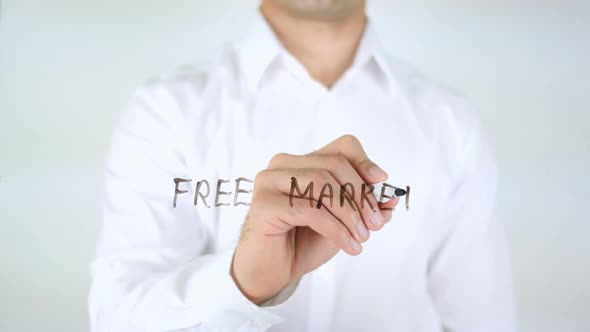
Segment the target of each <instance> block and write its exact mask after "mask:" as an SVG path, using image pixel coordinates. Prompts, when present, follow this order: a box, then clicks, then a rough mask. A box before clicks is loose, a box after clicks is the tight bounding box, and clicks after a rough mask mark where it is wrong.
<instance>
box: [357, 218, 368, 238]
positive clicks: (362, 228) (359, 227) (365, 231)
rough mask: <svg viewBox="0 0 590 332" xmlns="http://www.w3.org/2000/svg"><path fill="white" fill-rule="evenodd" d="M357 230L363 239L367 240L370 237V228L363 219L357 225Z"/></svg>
mask: <svg viewBox="0 0 590 332" xmlns="http://www.w3.org/2000/svg"><path fill="white" fill-rule="evenodd" d="M356 232H357V234H358V235H359V238H361V240H366V239H367V238H368V237H369V230H368V229H367V226H365V224H364V223H363V221H362V220H361V221H360V222H359V223H358V224H357V225H356Z"/></svg>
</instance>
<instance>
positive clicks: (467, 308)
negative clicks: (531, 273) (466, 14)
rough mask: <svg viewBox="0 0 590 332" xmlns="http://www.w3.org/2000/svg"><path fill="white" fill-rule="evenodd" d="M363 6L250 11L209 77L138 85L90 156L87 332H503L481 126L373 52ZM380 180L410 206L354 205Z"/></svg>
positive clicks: (505, 287)
mask: <svg viewBox="0 0 590 332" xmlns="http://www.w3.org/2000/svg"><path fill="white" fill-rule="evenodd" d="M364 8H365V3H364V1H362V0H340V1H297V0H263V1H262V4H261V7H260V13H261V15H260V16H259V17H258V18H257V21H256V22H255V23H254V25H253V27H252V28H251V29H250V30H248V31H247V32H246V33H245V36H244V38H242V39H240V40H238V41H237V42H235V43H233V44H232V45H231V47H230V48H229V49H228V50H227V52H225V53H224V54H223V56H222V57H220V58H219V59H218V61H217V62H216V63H215V64H214V65H213V66H212V67H211V68H210V69H209V70H208V71H206V72H199V71H192V70H186V71H183V72H181V73H179V74H178V75H176V76H174V77H172V78H166V79H161V80H158V81H155V82H151V83H148V84H146V85H144V86H142V87H140V88H139V89H138V90H137V91H136V93H135V94H134V96H133V97H132V99H131V101H130V103H129V107H128V110H127V111H126V112H125V113H124V115H123V117H122V119H121V122H120V124H119V126H118V128H117V130H116V131H115V133H114V137H113V141H112V145H111V149H110V152H109V157H108V161H107V165H106V183H105V196H104V210H103V212H104V225H103V229H102V234H101V237H100V241H99V244H98V250H97V257H96V259H95V260H94V261H93V263H92V266H91V272H92V276H93V283H92V287H91V290H90V296H89V302H90V318H91V327H92V330H93V331H129V332H131V331H264V330H268V329H270V330H273V331H513V330H514V317H513V303H512V294H511V292H512V290H511V282H510V268H509V260H508V255H507V253H506V250H505V243H504V239H503V233H502V227H501V226H500V224H499V223H498V221H497V220H495V218H494V215H493V210H494V201H495V199H494V197H495V191H496V164H495V160H494V157H493V153H492V150H491V148H490V146H489V143H488V142H487V139H486V137H485V135H484V134H483V132H482V129H481V127H480V124H479V122H478V119H477V116H476V114H475V113H474V112H473V111H472V110H471V109H470V108H469V107H468V105H466V103H465V102H464V101H463V100H462V99H461V98H459V97H457V96H455V95H453V94H450V93H448V92H447V91H445V90H444V89H442V88H440V87H438V86H436V85H435V84H432V83H430V82H429V81H428V80H426V79H424V78H423V77H422V76H421V75H420V74H418V73H416V72H415V71H413V70H412V69H411V68H409V67H408V66H406V65H404V64H402V63H400V62H397V61H394V60H391V59H389V58H388V57H387V56H386V55H385V54H384V51H383V49H382V48H381V45H380V44H379V42H378V40H377V38H376V36H375V33H374V32H373V30H372V27H371V25H370V24H369V22H368V20H367V19H366V15H365V10H364ZM240 178H248V179H253V180H254V183H249V182H248V181H247V180H243V179H242V180H240ZM292 178H295V179H296V180H297V181H298V184H299V187H298V188H297V189H300V190H301V193H299V194H297V192H296V194H295V195H291V197H290V194H292V193H293V191H292ZM220 179H221V181H219V180H220ZM223 179H225V180H230V183H227V182H225V181H224V180H223ZM203 180H206V181H207V184H206V183H205V182H204V181H203ZM384 180H387V182H388V183H390V184H394V185H399V186H401V187H405V185H410V187H411V196H412V198H411V208H410V209H409V210H408V211H406V210H405V209H403V208H401V207H402V206H401V204H400V205H399V206H398V207H397V209H394V207H395V206H396V205H397V204H398V203H399V202H400V201H399V199H398V198H395V199H392V200H390V201H389V202H387V203H384V204H378V203H377V199H378V198H379V197H378V195H377V197H374V196H372V195H369V196H366V197H364V199H365V201H364V202H363V201H362V198H361V197H362V196H361V191H363V189H361V184H362V183H366V184H375V183H377V182H381V181H384ZM310 181H313V182H314V186H315V187H314V188H315V189H314V192H313V198H314V199H315V200H314V201H313V202H312V203H313V205H314V206H313V207H310V202H309V200H308V199H307V198H308V197H301V196H304V195H306V193H305V192H303V191H304V190H305V189H306V186H307V185H308V183H309V182H310ZM326 183H330V184H331V185H332V188H333V189H334V195H333V196H334V197H333V198H334V204H328V203H329V200H330V199H329V198H327V196H326V197H323V198H324V199H323V201H322V203H323V204H321V205H320V206H319V208H317V206H316V203H317V200H318V198H319V196H320V189H321V188H323V187H324V185H325V184H326ZM345 183H350V184H352V186H351V187H355V190H356V196H354V195H349V196H346V195H344V198H343V201H341V202H339V189H340V186H341V185H343V184H345ZM208 184H210V186H209V185H208ZM248 184H250V187H248ZM248 189H252V192H251V193H250V192H249V190H248ZM349 189H350V188H349ZM324 193H325V192H324ZM377 194H379V193H377ZM238 196H239V197H238ZM349 198H350V199H351V201H353V204H349V203H350V201H348V199H349ZM238 201H244V203H251V205H246V204H234V203H235V202H238ZM291 203H292V204H291ZM339 203H343V204H339ZM361 203H364V204H365V206H364V207H362V206H361V205H362V204H361ZM354 207H358V208H354ZM371 207H379V209H376V208H373V209H371Z"/></svg>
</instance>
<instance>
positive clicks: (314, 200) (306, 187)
mask: <svg viewBox="0 0 590 332" xmlns="http://www.w3.org/2000/svg"><path fill="white" fill-rule="evenodd" d="M308 165H309V164H308ZM349 167H350V166H349ZM350 168H351V171H352V172H353V173H354V170H353V169H352V167H350ZM257 180H258V181H259V183H260V184H261V185H262V186H264V187H265V188H273V189H274V190H275V191H276V192H278V193H281V194H283V195H285V196H286V197H285V200H284V202H283V205H284V207H287V204H291V203H292V201H293V199H294V198H296V197H304V198H305V199H307V202H308V205H307V207H308V209H318V208H321V207H323V208H325V209H327V210H328V211H329V212H330V213H331V214H332V215H333V216H334V217H335V218H337V219H338V220H339V221H340V222H341V223H343V224H344V225H345V226H346V227H347V228H348V230H349V231H350V234H352V235H353V237H354V238H355V240H356V241H358V242H364V241H366V240H368V238H369V236H370V234H369V231H368V229H367V227H366V226H365V222H364V221H363V218H362V216H361V214H360V213H361V212H363V211H362V210H363V209H358V208H356V206H355V203H354V201H351V202H350V203H351V205H352V206H353V207H354V208H351V207H350V206H347V205H345V204H340V203H344V202H340V201H339V199H340V184H339V182H338V181H336V179H335V178H334V177H333V176H332V174H331V173H330V172H329V171H328V170H325V169H314V168H305V169H277V170H273V169H269V170H266V171H263V172H261V173H259V177H257ZM254 185H255V186H256V185H257V184H256V180H255V184H254ZM374 206H375V207H376V203H375V205H374ZM376 213H377V214H379V212H378V211H377V212H376ZM379 216H380V217H381V218H383V217H382V216H381V215H379Z"/></svg>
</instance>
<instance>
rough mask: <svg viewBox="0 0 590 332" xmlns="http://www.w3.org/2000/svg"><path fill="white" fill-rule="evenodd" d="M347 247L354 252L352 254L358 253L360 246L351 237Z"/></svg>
mask: <svg viewBox="0 0 590 332" xmlns="http://www.w3.org/2000/svg"><path fill="white" fill-rule="evenodd" d="M348 245H349V246H350V249H352V251H354V252H360V251H361V244H360V243H358V242H357V241H356V240H355V239H353V238H352V237H351V238H350V239H349V240H348Z"/></svg>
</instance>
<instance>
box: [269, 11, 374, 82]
mask: <svg viewBox="0 0 590 332" xmlns="http://www.w3.org/2000/svg"><path fill="white" fill-rule="evenodd" d="M260 10H261V12H262V14H263V15H264V17H265V19H266V20H267V21H268V23H269V24H270V26H271V27H272V28H273V30H274V32H275V34H276V35H277V37H278V39H279V40H280V41H281V42H282V44H283V46H284V47H285V48H286V49H287V51H289V53H291V54H292V55H293V56H294V57H295V58H296V59H297V60H299V62H301V64H303V66H304V67H305V68H306V69H307V71H308V72H309V74H310V75H311V77H313V78H314V79H315V80H317V81H319V82H320V83H322V84H323V85H324V86H326V87H327V88H331V87H332V86H333V85H334V83H336V81H338V79H339V78H340V77H341V76H342V75H343V74H344V72H345V71H346V70H347V69H348V68H349V67H350V66H351V65H352V63H353V61H354V58H355V55H356V51H357V49H358V46H359V43H360V40H361V38H362V35H363V32H364V30H365V25H366V22H367V19H366V16H365V13H364V11H359V12H358V13H356V14H355V15H352V16H349V17H346V18H344V19H341V20H335V21H318V20H308V19H304V18H299V17H293V16H290V15H288V13H286V12H285V11H283V10H282V9H281V8H280V7H278V6H277V5H275V4H273V2H272V1H263V2H262V5H261V6H260Z"/></svg>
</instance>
